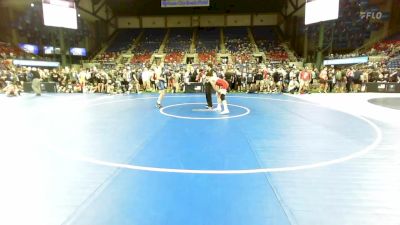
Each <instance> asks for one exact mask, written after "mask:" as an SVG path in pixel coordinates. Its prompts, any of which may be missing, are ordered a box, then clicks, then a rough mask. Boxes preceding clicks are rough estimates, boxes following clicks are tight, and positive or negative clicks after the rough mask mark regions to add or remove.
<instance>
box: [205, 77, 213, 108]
mask: <svg viewBox="0 0 400 225" xmlns="http://www.w3.org/2000/svg"><path fill="white" fill-rule="evenodd" d="M212 89H213V88H212V86H211V84H210V83H209V82H206V83H205V85H204V90H205V92H206V99H207V106H208V107H212Z"/></svg>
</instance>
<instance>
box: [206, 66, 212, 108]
mask: <svg viewBox="0 0 400 225" xmlns="http://www.w3.org/2000/svg"><path fill="white" fill-rule="evenodd" d="M213 76H214V71H213V65H212V64H211V63H209V64H208V65H207V71H206V79H205V84H204V89H205V92H206V100H207V108H208V109H209V110H212V107H213V104H212V90H213V87H212V85H211V83H210V78H211V77H213Z"/></svg>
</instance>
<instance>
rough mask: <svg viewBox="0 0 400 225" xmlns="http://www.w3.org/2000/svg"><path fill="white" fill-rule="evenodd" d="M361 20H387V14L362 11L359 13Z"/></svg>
mask: <svg viewBox="0 0 400 225" xmlns="http://www.w3.org/2000/svg"><path fill="white" fill-rule="evenodd" d="M360 17H361V19H366V20H369V19H372V20H387V19H389V13H385V12H381V11H377V12H374V11H363V12H360Z"/></svg>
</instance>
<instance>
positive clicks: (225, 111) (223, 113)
mask: <svg viewBox="0 0 400 225" xmlns="http://www.w3.org/2000/svg"><path fill="white" fill-rule="evenodd" d="M220 114H221V115H226V114H229V110H224V111H222V112H220Z"/></svg>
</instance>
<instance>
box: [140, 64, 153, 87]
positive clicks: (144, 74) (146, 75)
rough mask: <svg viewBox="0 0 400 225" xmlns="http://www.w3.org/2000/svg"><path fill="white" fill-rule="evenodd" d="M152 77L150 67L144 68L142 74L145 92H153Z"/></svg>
mask: <svg viewBox="0 0 400 225" xmlns="http://www.w3.org/2000/svg"><path fill="white" fill-rule="evenodd" d="M151 76H152V72H151V70H149V68H148V67H146V68H144V70H143V72H142V81H143V90H144V91H149V90H150V91H151V86H150V85H151V84H150V78H151Z"/></svg>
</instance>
